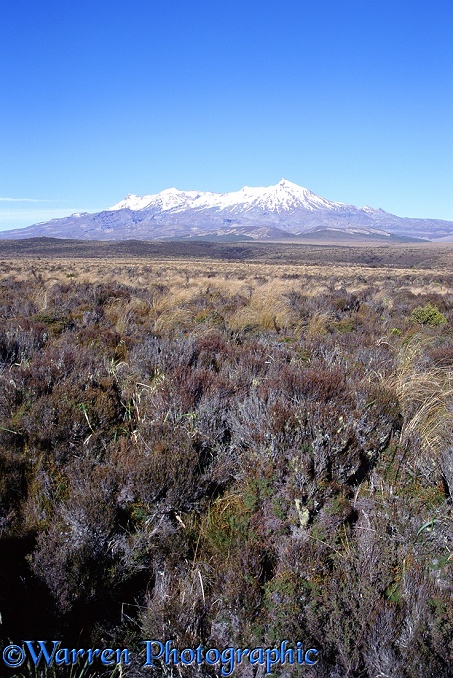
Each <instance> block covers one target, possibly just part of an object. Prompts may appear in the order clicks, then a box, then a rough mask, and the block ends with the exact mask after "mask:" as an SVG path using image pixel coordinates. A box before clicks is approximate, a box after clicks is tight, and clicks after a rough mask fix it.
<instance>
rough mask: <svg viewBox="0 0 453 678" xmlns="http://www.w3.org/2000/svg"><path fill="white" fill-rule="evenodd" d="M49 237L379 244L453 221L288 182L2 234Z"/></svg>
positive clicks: (451, 232) (433, 232)
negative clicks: (345, 199) (333, 196)
mask: <svg viewBox="0 0 453 678" xmlns="http://www.w3.org/2000/svg"><path fill="white" fill-rule="evenodd" d="M39 236H47V237H54V238H75V239H81V240H129V239H135V240H163V239H169V238H178V239H181V238H184V239H185V238H203V239H222V240H248V239H252V240H284V239H286V240H287V239H292V240H297V239H298V238H301V239H315V240H316V239H323V238H324V239H325V238H341V237H342V238H346V237H347V238H348V239H367V238H370V239H378V240H384V241H394V240H401V239H403V240H406V239H413V238H419V239H427V240H433V241H442V240H453V222H451V221H442V220H439V219H409V218H403V217H397V216H395V215H393V214H389V213H388V212H385V211H384V210H381V209H374V208H372V207H367V206H365V207H355V206H354V205H346V204H343V203H339V202H331V201H329V200H326V199H325V198H322V197H320V196H318V195H316V194H315V193H312V192H311V191H309V190H308V189H307V188H303V187H301V186H297V185H296V184H294V183H292V182H290V181H287V180H286V179H282V180H281V181H280V182H279V183H278V184H276V185H275V186H269V187H266V188H253V187H249V186H244V188H242V189H241V190H240V191H235V192H232V193H211V192H203V191H180V190H178V189H176V188H169V189H166V190H164V191H161V192H160V193H157V194H155V195H145V196H137V195H128V196H127V197H126V198H125V199H124V200H121V201H120V202H118V203H117V204H115V205H113V206H112V207H110V208H108V209H106V210H104V211H102V212H98V213H96V214H90V213H88V212H85V213H81V214H72V215H71V216H68V217H64V218H62V219H53V220H52V221H48V222H45V223H40V224H34V225H33V226H28V227H27V228H21V229H15V230H12V231H5V232H3V233H1V238H3V239H5V238H7V239H11V238H32V237H39Z"/></svg>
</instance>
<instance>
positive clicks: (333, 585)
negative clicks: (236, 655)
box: [0, 255, 453, 678]
mask: <svg viewBox="0 0 453 678" xmlns="http://www.w3.org/2000/svg"><path fill="white" fill-rule="evenodd" d="M392 256H393V255H392ZM443 256H444V255H443ZM421 259H422V258H421ZM421 259H420V260H421ZM397 261H398V256H397V255H395V256H394V260H393V264H392V267H391V268H390V267H383V268H379V267H373V268H371V267H369V266H366V265H362V264H360V263H354V265H352V264H350V263H345V262H343V263H342V262H341V261H336V263H335V264H334V265H330V266H327V265H325V266H321V265H316V264H312V265H305V264H301V263H298V262H297V260H294V261H293V262H292V263H291V264H288V263H285V261H278V260H277V261H273V262H272V263H266V262H265V261H259V262H255V263H253V262H250V261H249V260H248V261H244V262H234V261H230V262H225V261H214V260H210V259H199V260H182V259H174V260H172V259H171V258H168V257H167V258H166V259H162V260H157V259H149V260H144V259H139V258H137V259H134V260H132V259H128V260H122V259H111V260H109V261H106V260H97V261H96V260H93V259H64V260H63V259H55V258H52V259H46V258H30V259H24V258H19V259H8V260H6V259H4V260H3V261H2V262H1V272H2V274H1V280H0V315H1V318H2V323H1V329H0V568H1V569H0V573H1V576H2V586H1V589H0V612H1V614H2V619H3V625H2V626H1V627H0V628H1V629H2V631H1V634H0V635H1V636H2V639H3V643H4V644H5V643H7V642H8V641H10V640H12V641H14V642H18V641H20V640H22V639H23V638H25V637H29V638H49V639H50V638H58V639H62V640H65V641H66V642H68V643H70V642H72V643H73V645H71V647H73V646H74V647H76V646H77V647H84V646H85V647H86V646H90V647H105V646H110V647H137V643H138V641H140V640H142V639H145V638H153V639H154V638H155V639H160V640H162V641H165V640H166V639H170V638H171V639H173V640H174V644H175V646H176V647H179V648H184V647H197V645H198V644H199V643H202V644H203V645H204V646H206V647H218V648H223V647H227V646H231V645H233V646H236V647H257V646H260V645H261V646H267V647H272V646H274V645H276V644H279V643H280V642H281V641H282V640H284V639H288V640H289V641H290V642H291V643H293V644H295V643H296V642H297V641H303V643H304V646H307V647H315V648H319V649H320V651H321V660H320V661H319V663H318V664H317V665H316V667H314V668H312V669H309V670H305V672H304V668H303V667H302V668H299V669H298V670H297V669H296V668H294V669H293V671H292V673H291V671H289V668H288V666H287V667H285V671H286V673H284V675H286V676H289V675H294V676H296V675H306V674H307V675H308V673H310V675H316V676H317V677H321V678H322V677H326V678H327V677H329V678H330V677H332V678H334V677H338V678H339V677H347V676H348V677H357V678H359V677H367V676H370V677H371V676H373V677H374V676H382V677H384V676H389V677H390V676H392V677H396V676H398V678H399V677H407V678H412V677H413V678H415V677H416V676H417V678H418V677H422V678H423V677H425V676H433V677H434V676H435V677H436V678H438V677H443V676H445V677H447V676H449V675H451V669H450V661H451V656H453V640H452V639H453V606H452V604H451V603H452V596H451V593H452V589H451V561H452V557H451V549H452V547H453V544H452V542H453V537H452V533H453V531H452V505H451V496H452V492H453V440H452V430H453V426H452V424H453V406H452V397H453V392H452V364H453V332H452V328H453V293H452V291H451V290H452V289H453V285H452V283H453V274H451V273H449V272H448V267H439V268H438V269H436V268H429V269H427V268H424V267H423V266H422V265H421V266H418V267H415V268H401V267H398V265H397V263H395V262H397ZM450 270H451V268H450ZM75 643H76V644H77V645H75ZM97 669H98V670H99V667H97ZM197 671H198V670H196V669H195V668H194V667H191V668H190V667H189V668H186V669H184V668H183V669H182V674H183V675H217V674H216V672H215V671H213V669H209V668H207V667H202V668H201V669H200V670H199V671H198V673H197ZM298 671H299V672H300V673H298ZM210 672H211V673H210ZM160 673H161V674H162V675H172V674H171V671H170V669H169V668H168V667H165V666H164V665H162V666H161V667H160ZM236 674H237V675H243V676H249V675H250V676H251V675H255V674H254V673H252V672H251V667H250V666H249V665H248V666H245V665H244V666H243V667H238V668H237V671H236ZM24 675H26V674H24ZM49 675H50V674H49ZM52 675H53V674H52ZM58 675H64V673H63V672H62V673H60V674H58ZM106 675H111V671H110V673H107V674H106ZM123 675H130V676H134V675H137V676H138V675H143V672H140V669H139V668H138V667H134V666H131V667H129V669H127V668H123Z"/></svg>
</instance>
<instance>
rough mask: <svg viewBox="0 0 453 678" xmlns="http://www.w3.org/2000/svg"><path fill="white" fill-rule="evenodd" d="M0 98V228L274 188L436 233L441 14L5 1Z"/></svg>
mask: <svg viewBox="0 0 453 678" xmlns="http://www.w3.org/2000/svg"><path fill="white" fill-rule="evenodd" d="M0 96H1V99H0V229H6V228H14V227H17V226H25V225H28V224H31V223H34V222H37V221H44V220H47V219H49V218H52V217H54V216H63V215H64V214H70V213H72V212H74V211H79V210H85V211H97V210H100V209H102V208H104V207H108V206H110V205H112V204H114V203H115V202H117V201H119V200H120V199H122V198H123V197H124V196H125V195H126V194H127V193H136V194H139V195H142V194H146V193H156V192H158V191H160V190H162V189H164V188H169V187H172V186H176V187H177V188H181V189H186V190H189V189H200V190H213V191H219V192H223V191H232V190H238V189H239V188H241V187H242V186H243V185H249V186H260V185H263V186H268V185H271V184H275V183H277V182H278V181H279V180H280V179H281V178H282V177H285V178H287V179H289V180H291V181H293V182H295V183H298V184H300V185H302V186H306V187H307V188H309V189H311V190H312V191H314V192H315V193H318V194H319V195H322V196H324V197H326V198H328V199H330V200H337V201H342V202H347V203H352V204H356V205H364V204H368V205H371V206H373V207H382V208H383V209H385V210H387V211H389V212H392V213H395V214H398V215H400V216H418V217H437V218H443V219H451V220H453V4H452V3H451V2H450V0H445V1H442V2H441V1H439V0H431V1H430V2H428V1H423V2H422V1H420V0H399V1H395V0H393V1H392V2H389V1H387V0H381V1H379V2H377V0H373V1H371V0H361V1H359V0H342V1H341V2H340V1H338V0H330V1H327V0H317V2H314V0H311V2H305V1H304V0H288V1H286V2H274V1H273V2H270V1H260V0H249V1H248V2H247V1H244V0H242V1H241V2H239V1H237V0H231V1H230V0H223V1H220V0H210V1H209V2H207V1H205V0H194V1H193V2H188V1H187V0H184V1H183V0H173V1H171V0H166V1H160V0H159V1H154V0H129V1H128V2H120V1H117V2H115V1H113V2H112V0H108V1H107V0H79V1H78V2H75V0H72V1H68V2H65V1H63V2H62V1H61V0H58V1H56V0H40V2H30V0H27V1H25V0H15V1H14V2H13V1H12V0H5V1H4V2H3V3H2V10H1V20H0ZM25 199H26V201H25Z"/></svg>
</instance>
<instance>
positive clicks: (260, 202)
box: [109, 179, 342, 213]
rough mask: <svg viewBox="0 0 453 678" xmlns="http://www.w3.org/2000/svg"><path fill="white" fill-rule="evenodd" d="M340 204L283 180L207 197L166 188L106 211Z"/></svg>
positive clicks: (310, 207) (281, 208)
mask: <svg viewBox="0 0 453 678" xmlns="http://www.w3.org/2000/svg"><path fill="white" fill-rule="evenodd" d="M338 207H342V203H335V202H330V201H329V200H326V199H325V198H321V197H320V196H318V195H316V194H315V193H312V192H311V191H309V190H308V188H302V186H297V184H293V183H292V182H291V181H287V180H286V179H282V180H281V181H280V182H279V183H278V184H276V185H275V186H268V187H267V188H263V187H258V188H253V187H251V186H244V188H241V190H240V191H234V192H232V193H210V192H203V191H179V190H178V189H177V188H167V189H165V190H164V191H161V192H160V193H157V194H155V195H145V196H143V197H140V196H137V195H128V196H127V197H126V198H125V199H124V200H121V201H120V202H118V203H116V205H113V207H110V208H109V211H114V210H119V209H125V208H128V209H130V210H132V211H139V210H151V209H159V210H161V211H169V210H172V211H174V212H182V211H183V210H186V209H193V210H198V209H206V208H208V209H212V208H217V209H219V210H228V211H231V212H233V213H241V212H248V211H249V210H252V209H254V208H258V209H260V210H265V211H266V210H269V211H271V212H292V211H294V210H295V209H298V208H302V209H306V210H310V211H314V210H318V209H337V208H338Z"/></svg>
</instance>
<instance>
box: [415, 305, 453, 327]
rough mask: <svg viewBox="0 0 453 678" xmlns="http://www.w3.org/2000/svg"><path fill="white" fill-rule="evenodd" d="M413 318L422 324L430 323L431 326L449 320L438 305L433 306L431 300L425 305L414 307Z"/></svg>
mask: <svg viewBox="0 0 453 678" xmlns="http://www.w3.org/2000/svg"><path fill="white" fill-rule="evenodd" d="M411 318H412V320H413V321H414V322H416V323H419V324H420V325H429V326H430V327H437V326H438V325H443V324H444V323H446V322H447V318H446V317H445V316H444V314H443V313H441V312H440V311H439V309H438V308H437V306H433V305H432V304H430V303H429V302H428V303H427V304H425V305H424V306H417V308H414V310H413V311H412V313H411Z"/></svg>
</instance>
